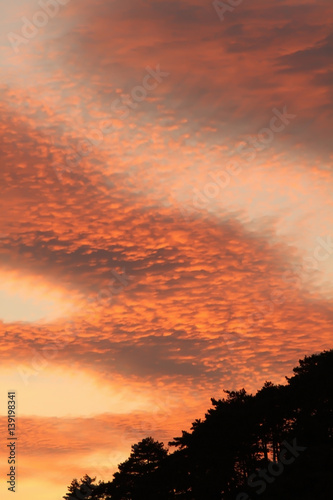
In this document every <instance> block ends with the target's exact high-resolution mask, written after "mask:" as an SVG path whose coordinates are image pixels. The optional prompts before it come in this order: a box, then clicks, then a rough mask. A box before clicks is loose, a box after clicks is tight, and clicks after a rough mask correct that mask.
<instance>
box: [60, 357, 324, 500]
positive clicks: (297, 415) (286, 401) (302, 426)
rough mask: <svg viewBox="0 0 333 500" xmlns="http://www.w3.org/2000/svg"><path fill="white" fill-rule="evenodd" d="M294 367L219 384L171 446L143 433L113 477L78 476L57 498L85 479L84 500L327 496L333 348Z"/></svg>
mask: <svg viewBox="0 0 333 500" xmlns="http://www.w3.org/2000/svg"><path fill="white" fill-rule="evenodd" d="M293 372H294V374H293V376H292V377H290V378H287V384H286V385H274V384H272V383H271V382H266V383H265V384H264V386H263V387H262V388H261V389H260V390H258V392H257V393H256V395H254V396H253V395H251V394H247V392H246V391H245V390H244V389H241V390H238V391H224V392H225V394H226V397H224V398H222V399H219V400H216V399H214V398H212V399H211V402H212V408H210V409H209V410H208V411H207V413H206V415H205V419H204V420H200V419H199V420H195V421H194V422H193V424H192V427H191V430H190V432H186V431H183V432H182V435H181V436H180V437H176V438H174V440H173V441H172V442H170V443H169V445H170V446H172V447H174V448H175V451H173V452H172V453H170V452H169V451H168V450H167V449H166V448H165V447H164V445H163V443H159V442H158V441H154V439H153V438H151V437H147V438H145V439H143V440H142V441H140V442H139V443H138V444H136V445H133V446H132V452H131V454H130V457H129V458H128V459H127V460H126V461H125V462H123V463H122V464H120V465H119V466H118V469H119V471H118V472H116V473H115V474H114V477H113V480H112V481H109V482H106V483H103V482H100V483H99V485H93V482H94V480H92V479H91V478H89V476H85V477H84V478H83V479H82V480H81V482H80V483H78V482H77V481H76V480H74V481H73V482H72V484H71V485H70V487H69V488H68V489H69V493H67V496H66V497H64V498H66V500H69V498H71V497H70V495H73V492H75V491H78V490H80V489H81V490H82V488H84V486H86V487H87V486H88V488H90V491H88V490H87V491H88V492H87V495H86V497H85V500H90V499H95V500H102V499H103V500H169V499H170V500H171V499H176V500H178V499H179V500H183V499H184V500H229V499H230V500H231V499H232V500H252V499H257V498H259V499H262V500H281V499H282V498H283V499H284V500H298V499H299V500H315V499H319V500H321V499H325V500H327V499H331V500H333V474H332V470H333V350H330V351H323V352H322V353H320V354H314V355H312V356H305V358H304V359H302V360H300V361H299V366H297V367H296V368H294V370H293ZM89 481H90V482H89Z"/></svg>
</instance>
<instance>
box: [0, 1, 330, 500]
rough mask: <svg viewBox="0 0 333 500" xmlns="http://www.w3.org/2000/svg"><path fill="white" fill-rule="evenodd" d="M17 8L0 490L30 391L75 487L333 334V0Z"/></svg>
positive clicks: (23, 490)
mask: <svg viewBox="0 0 333 500" xmlns="http://www.w3.org/2000/svg"><path fill="white" fill-rule="evenodd" d="M236 4H237V5H236ZM226 5H227V7H225V6H226ZM0 8H1V21H0V69H1V72H0V74H1V77H0V78H1V80H0V89H1V97H2V99H1V104H0V106H1V113H0V142H1V147H0V155H1V161H0V166H1V167H0V168H1V173H0V186H1V198H0V204H1V210H0V278H1V279H0V355H1V364H0V389H1V392H0V435H1V436H2V439H1V443H2V444H1V446H0V490H1V498H4V499H7V498H12V497H11V496H10V495H12V493H11V492H10V491H7V485H6V482H5V480H4V477H5V475H6V474H7V473H8V470H9V469H8V467H9V466H8V463H7V458H8V452H7V451H6V446H5V444H4V443H5V440H6V436H7V392H8V391H16V401H17V437H18V440H17V484H16V487H17V491H16V496H15V498H16V500H59V499H61V497H62V495H64V494H65V493H66V491H67V486H68V485H69V484H70V482H71V481H72V479H73V478H74V477H76V478H80V477H82V476H83V475H84V474H86V473H88V474H89V475H91V476H97V479H103V480H111V479H112V474H113V472H115V470H116V468H117V464H118V463H120V462H122V461H124V460H125V459H126V458H127V457H128V455H129V453H130V447H131V445H132V444H134V443H136V442H138V441H139V440H141V439H143V438H145V437H147V436H150V435H151V436H153V437H154V438H155V439H158V440H160V441H163V442H164V443H165V444H167V443H168V441H170V440H172V438H174V437H175V436H179V435H181V431H182V430H183V429H184V430H189V429H190V426H191V423H192V422H193V421H194V420H195V419H196V418H200V417H203V416H204V413H205V411H206V410H207V409H208V408H209V407H210V405H211V402H210V398H211V397H214V398H217V399H218V398H222V397H223V396H224V392H223V390H225V389H229V390H236V389H241V388H243V387H244V388H245V389H246V390H247V391H248V392H252V393H255V392H256V391H257V390H258V389H259V388H260V387H261V386H262V385H263V384H264V382H265V381H267V380H270V381H272V382H274V383H284V381H285V378H284V377H285V376H286V375H290V374H291V373H292V368H293V367H294V366H296V365H297V364H298V360H299V359H300V358H303V357H304V356H305V355H307V354H312V353H314V352H320V351H322V350H324V349H330V348H332V323H333V306H332V298H333V285H332V278H333V231H332V222H333V196H332V194H333V182H332V181H333V170H332V160H333V154H332V145H331V140H332V139H331V138H332V115H333V104H332V88H333V86H332V83H333V65H332V50H333V35H332V30H331V22H332V18H333V4H332V2H331V0H316V1H314V0H304V1H303V0H279V1H276V2H267V1H264V0H253V1H251V2H246V1H235V0H233V1H231V0H230V3H229V4H228V3H227V2H226V3H225V4H224V6H223V3H222V2H216V1H215V2H214V3H212V2H210V1H203V0H177V1H170V0H168V1H165V0H145V1H140V0H136V1H134V0H132V1H130V0H121V1H120V0H114V1H105V0H104V1H101V0H94V2H92V1H88V0H81V1H80V2H78V1H76V0H61V1H60V0H58V1H57V0H44V1H43V0H41V1H40V2H37V1H35V0H24V1H23V0H17V1H16V2H5V1H4V0H1V2H0Z"/></svg>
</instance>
